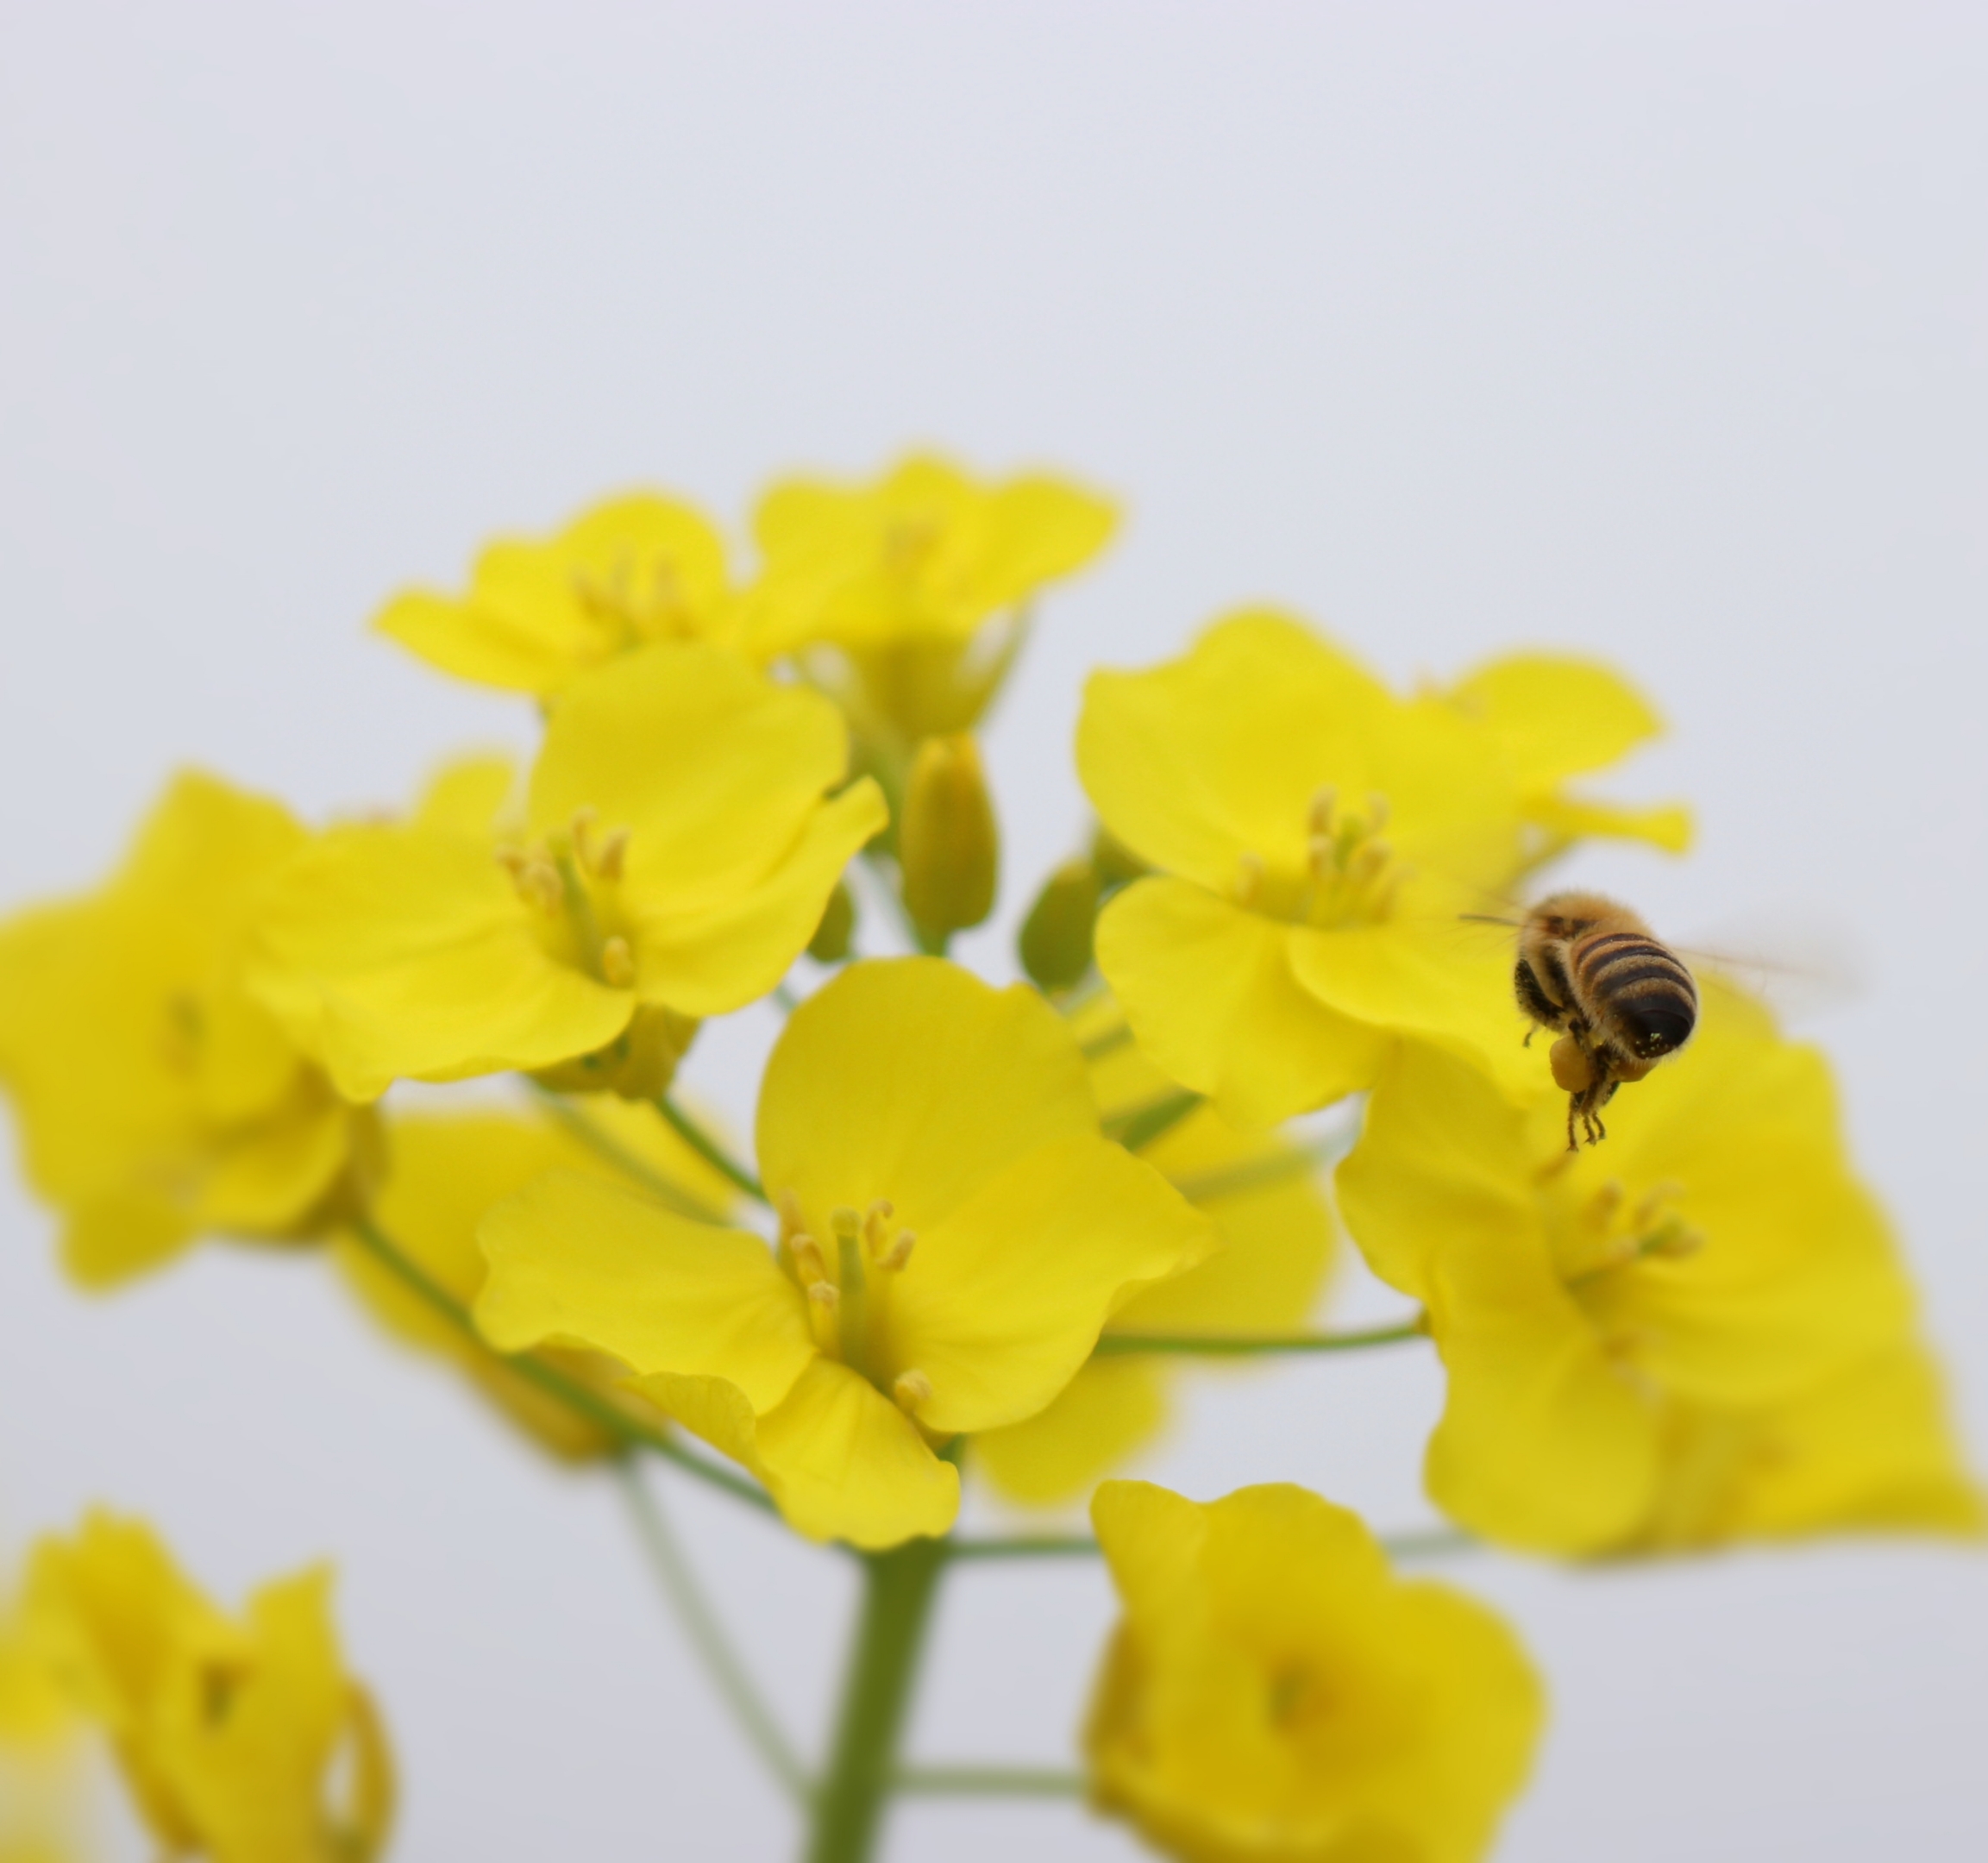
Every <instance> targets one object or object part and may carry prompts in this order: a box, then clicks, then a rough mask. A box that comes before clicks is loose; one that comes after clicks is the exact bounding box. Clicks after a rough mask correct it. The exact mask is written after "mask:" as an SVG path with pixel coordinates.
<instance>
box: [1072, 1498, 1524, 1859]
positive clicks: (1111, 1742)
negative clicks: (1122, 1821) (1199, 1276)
mask: <svg viewBox="0 0 1988 1863" xmlns="http://www.w3.org/2000/svg"><path fill="white" fill-rule="evenodd" d="M1091 1516H1092V1519H1093V1520H1094V1521H1095V1522H1096V1525H1097V1531H1098V1538H1099V1540H1100V1541H1101V1543H1102V1544H1103V1546H1104V1551H1105V1556H1106V1558H1107V1559H1108V1560H1109V1561H1110V1562H1111V1570H1112V1578H1113V1582H1114V1583H1115V1584H1117V1586H1118V1590H1119V1596H1120V1598H1121V1599H1122V1600H1123V1601H1124V1604H1125V1617H1124V1619H1123V1621H1122V1622H1121V1623H1120V1624H1119V1628H1118V1631H1117V1634H1116V1635H1115V1636H1114V1637H1113V1641H1112V1644H1111V1647H1110V1648H1109V1649H1108V1651H1107V1654H1106V1658H1105V1664H1104V1669H1103V1672H1102V1674H1101V1677H1100V1679H1099V1683H1098V1686H1097V1690H1096V1693H1095V1696H1094V1700H1093V1703H1092V1707H1091V1716H1090V1724H1089V1727H1088V1730H1087V1733H1086V1736H1085V1744H1086V1747H1087V1748H1088V1753H1089V1756H1090V1764H1091V1778H1092V1785H1091V1790H1092V1796H1093V1798H1094V1801H1095V1802H1096V1803H1098V1804H1099V1805H1100V1806H1101V1807H1102V1808H1103V1809H1105V1810H1109V1811H1114V1812H1117V1813H1119V1815H1121V1816H1125V1817H1126V1818H1127V1819H1129V1820H1130V1821H1131V1822H1132V1823H1133V1824H1135V1825H1136V1826H1137V1827H1138V1829H1139V1832H1140V1834H1141V1835H1143V1836H1145V1838H1146V1839H1147V1841H1150V1842H1151V1844H1153V1845H1154V1846H1155V1847H1157V1849H1159V1850H1162V1851H1163V1852H1164V1853H1165V1854H1168V1855H1170V1856H1175V1857H1180V1858H1183V1859H1187V1860H1188V1863H1370V1860H1371V1863H1379V1860H1381V1859H1386V1860H1387V1863H1468V1860H1470V1859H1471V1858H1473V1857H1477V1856H1481V1855H1482V1854H1483V1853H1484V1851H1485V1850H1486V1848H1487V1847H1489V1843H1490V1841H1491V1837H1492V1835H1493V1832H1494V1829H1495V1828H1496V1822H1497V1820H1498V1817H1499V1816H1500V1815H1501V1813H1502V1811H1503V1810H1504V1809H1505V1806H1506V1804H1507V1803H1508V1802H1509V1801H1510V1800H1511V1799H1512V1798H1513V1797H1515V1795H1516V1794H1517V1792H1518V1791H1519V1789H1520V1787H1521V1785H1523V1784H1524V1782H1525V1778H1526V1774H1527V1771H1528V1769H1529V1767H1530V1766H1531V1762H1532V1756H1533V1747H1535V1746H1536V1744H1537V1743H1538V1740H1539V1735H1540V1727H1541V1724H1542V1722H1543V1721H1544V1719H1545V1712H1546V1708H1545V1697H1544V1694H1543V1691H1542V1690H1541V1688H1540V1681H1539V1678H1538V1677H1537V1676H1536V1675H1535V1674H1534V1672H1533V1667H1532V1665H1531V1664H1530V1663H1529V1662H1528V1661H1527V1659H1526V1655H1525V1652H1524V1651H1523V1650H1522V1649H1521V1647H1520V1645H1519V1642H1518V1640H1517V1639H1516V1638H1515V1637H1514V1636H1513V1634H1512V1633H1511V1632H1510V1631H1509V1630H1508V1629H1507V1628H1505V1626H1504V1625H1503V1623H1502V1622H1500V1621H1499V1619H1498V1618H1497V1617H1496V1616H1494V1615H1492V1613H1491V1612H1490V1611H1489V1610H1488V1609H1486V1608H1485V1607H1484V1606H1483V1605H1482V1604H1478V1603H1474V1602H1473V1601H1471V1599H1469V1598H1467V1597H1465V1596H1464V1595H1463V1594H1462V1593H1460V1592H1458V1591H1453V1590H1450V1589H1449V1588H1448V1587H1447V1586H1446V1585H1439V1584H1429V1583H1427V1581H1417V1582H1414V1583H1403V1582H1402V1581H1401V1580H1398V1579H1396V1578H1395V1577H1394V1576H1393V1574H1392V1573H1390V1572H1389V1570H1388V1565H1387V1561H1386V1559H1385V1557H1384V1556H1383V1553H1382V1551H1381V1549H1380V1547H1379V1546H1377V1545H1376V1544H1375V1542H1374V1540H1373V1537H1372V1535H1371V1534H1369V1533H1368V1532H1367V1530H1366V1528H1365V1527H1364V1526H1363V1525H1362V1524H1361V1523H1360V1521H1359V1520H1358V1516H1356V1515H1352V1514H1349V1513H1348V1512H1346V1511H1345V1509H1343V1508H1336V1507H1333V1506H1332V1505H1331V1504H1330V1503H1329V1502H1325V1501H1321V1500H1320V1498H1319V1497H1318V1496H1316V1495H1314V1494H1308V1493H1307V1492H1306V1491H1305V1490H1303V1489H1302V1488H1295V1487H1290V1486H1288V1485H1284V1484H1277V1485H1273V1486H1266V1487H1261V1488H1245V1489H1242V1490H1239V1492H1237V1493H1235V1494H1232V1495H1230V1496H1227V1497H1226V1499H1224V1500H1221V1501H1217V1502H1213V1503H1212V1504H1210V1505H1207V1506H1199V1505H1197V1504H1196V1503H1195V1502H1192V1501H1186V1500H1183V1499H1182V1498H1181V1496H1178V1495H1175V1494H1170V1493H1169V1492H1168V1491H1167V1490H1165V1489H1163V1488H1154V1487H1151V1486H1149V1485H1148V1484H1145V1483H1144V1482H1107V1483H1106V1484H1104V1485H1103V1487H1101V1488H1100V1489H1099V1490H1098V1493H1097V1498H1096V1500H1095V1501H1094V1502H1092V1504H1091Z"/></svg>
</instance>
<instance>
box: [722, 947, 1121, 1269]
mask: <svg viewBox="0 0 1988 1863" xmlns="http://www.w3.org/2000/svg"><path fill="white" fill-rule="evenodd" d="M1096 1132H1097V1113H1096V1109H1095V1107H1094V1105H1093V1102H1092V1100H1091V1095H1090V1088H1089V1085H1088V1082H1087V1081H1086V1079H1085V1075H1084V1063H1083V1057H1082V1055H1081V1054H1080V1053H1079V1052H1078V1051H1077V1046H1076V1042H1075V1040H1074V1039H1073V1038H1071V1035H1070V1033H1069V1030H1068V1029H1067V1028H1066V1027H1065V1026H1063V1021H1062V1019H1061V1018H1059V1017H1058V1016H1057V1013H1056V1012H1055V1011H1054V1010H1052V1009H1051V1008H1050V1007H1049V1006H1048V1005H1047V1004H1046V1003H1044V1001H1043V1000H1042V999H1041V998H1040V997H1039V996H1038V995H1037V994H1035V992H1034V991H1032V990H1029V989H1025V988H1020V987H1019V986H1018V987H1015V988H1009V989H1005V990H995V989H992V988H988V985H986V984H984V983H982V982H980V981H979V980H978V979H977V978H975V977H974V976H972V975H969V974H968V973H967V972H966V971H964V970H962V969H959V968H958V967H957V966H956V965H953V964H950V963H945V962H944V961H943V960H941V959H938V958H931V957H907V958H895V959H889V960H884V961H872V962H869V963H856V964H852V965H850V967H849V968H848V969H846V970H844V971H843V973H842V974H841V975H839V976H837V978H836V979H835V980H834V981H833V982H831V983H829V984H828V985H826V986H825V988H822V989H820V990H818V991H817V992H816V994H814V995H813V996H812V997H811V998H809V1000H807V1001H806V1003H805V1004H803V1005H802V1007H800V1009H798V1010H796V1011H795V1012H794V1013H793V1017H792V1018H791V1019H789V1020H788V1022H787V1027H786V1029H785V1030H784V1031H783V1032H782V1033H781V1038H780V1041H779V1043H778V1044H777V1045H776V1046H775V1049H774V1051H773V1055H772V1057H771V1058H770V1059H769V1060H768V1063H767V1070H766V1078H765V1082H764V1083H763V1085H762V1088H761V1092H760V1102H759V1122H758V1137H757V1150H758V1155H759V1161H760V1170H761V1175H762V1177H763V1179H764V1181H765V1182H766V1185H767V1188H768V1189H769V1190H770V1191H772V1192H773V1193H775V1195H778V1194H779V1193H780V1192H781V1191H786V1190H791V1191H792V1192H793V1194H794V1195H795V1196H797V1197H798V1198H799V1199H800V1205H801V1208H802V1210H803V1212H804V1214H806V1220H807V1221H808V1224H809V1226H810V1227H811V1229H812V1231H813V1233H816V1234H817V1235H819V1236H826V1235H828V1234H830V1233H831V1228H830V1223H829V1217H830V1214H831V1211H832V1210H833V1209H834V1208H836V1207H837V1205H840V1204H846V1205H848V1206H850V1207H851V1208H856V1209H867V1208H869V1205H870V1204H871V1203H872V1202H873V1201H876V1200H877V1199H879V1198H887V1199H888V1200H889V1201H891V1202H892V1203H893V1204H894V1207H895V1209H896V1220H897V1221H898V1222H899V1223H900V1225H902V1226H905V1227H907V1228H910V1229H912V1231H914V1232H916V1233H918V1234H919V1235H920V1236H921V1237H922V1236H925V1235H927V1234H929V1233H931V1231H932V1230H933V1228H934V1227H935V1226H937V1225H938V1223H939V1222H940V1221H942V1220H944V1219H945V1218H946V1217H947V1216H949V1215H950V1214H951V1213H952V1212H953V1211H954V1210H955V1209H956V1208H958V1206H959V1205H960V1204H961V1203H962V1202H963V1201H965V1200H966V1199H967V1198H968V1197H969V1196H970V1195H972V1194H973V1193H974V1192H975V1190H976V1189H979V1188H980V1186H981V1185H982V1184H983V1183H985V1182H988V1180H989V1179H990V1178H993V1177H994V1176H996V1175H997V1174H999V1173H1000V1172H1001V1171H1003V1170H1005V1169H1006V1168H1007V1166H1008V1164H1010V1163H1012V1162H1013V1160H1015V1159H1017V1158H1019V1157H1025V1156H1026V1155H1027V1154H1028V1153H1029V1152H1031V1151H1034V1150H1035V1149H1037V1148H1038V1147H1039V1146H1043V1145H1052V1144H1055V1143H1056V1142H1057V1141H1058V1140H1062V1139H1066V1138H1071V1137H1073V1136H1081V1135H1084V1134H1089V1135H1091V1136H1093V1137H1094V1136H1095V1134H1096Z"/></svg>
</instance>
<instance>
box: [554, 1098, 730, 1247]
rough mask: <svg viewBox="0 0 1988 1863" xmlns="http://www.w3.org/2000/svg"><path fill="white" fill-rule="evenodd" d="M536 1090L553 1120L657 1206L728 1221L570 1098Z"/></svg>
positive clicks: (702, 1218)
mask: <svg viewBox="0 0 1988 1863" xmlns="http://www.w3.org/2000/svg"><path fill="white" fill-rule="evenodd" d="M535 1090H536V1092H537V1093H538V1094H539V1095H540V1096H541V1097H542V1099H543V1101H544V1102H545V1110H546V1111H547V1113H549V1114H550V1115H551V1117H552V1118H554V1119H555V1120H558V1122H559V1123H560V1124H561V1126H564V1127H565V1128H566V1129H567V1131H568V1132H571V1133H572V1134H573V1136H574V1138H577V1139H579V1141H580V1143H581V1144H582V1145H585V1146H586V1148H587V1150H588V1151H592V1152H593V1154H594V1156H595V1157H599V1158H600V1159H602V1160H603V1161H604V1162H605V1163H606V1164H611V1165H613V1166H614V1168H615V1169H616V1170H618V1171H619V1172H621V1174H622V1175H623V1176H624V1177H626V1178H627V1179H628V1180H629V1181H630V1182H631V1183H638V1184H640V1185H641V1186H642V1188H643V1189H644V1190H646V1191H648V1192H649V1195H651V1196H653V1197H654V1198H655V1200H656V1201H657V1202H659V1203H666V1204H668V1206H669V1208H671V1209H673V1210H674V1211H675V1212H676V1213H677V1214H678V1215H679V1216H687V1217H689V1218H690V1219H691V1220H692V1221H693V1222H707V1223H722V1222H724V1220H725V1214H724V1211H723V1210H721V1209H714V1208H712V1206H711V1205H710V1204H708V1203H706V1201H704V1200H703V1199H702V1198H701V1197H699V1196H697V1195H693V1193H692V1192H690V1191H688V1190H686V1189H684V1188H683V1187H682V1186H681V1185H680V1184H679V1183H676V1182H674V1181H673V1180H672V1179H670V1178H668V1177H667V1176H664V1175H663V1174H662V1172H661V1171H659V1170H657V1169H656V1168H655V1165H653V1164H650V1163H649V1161H648V1160H647V1159H646V1158H643V1157H639V1156H637V1153H636V1152H635V1151H632V1150H630V1147H628V1146H627V1145H624V1144H623V1143H622V1142H621V1140H620V1139H618V1138H616V1137H615V1136H614V1134H613V1133H612V1132H609V1131H608V1129H607V1128H606V1127H605V1126H603V1125H602V1124H601V1123H600V1122H599V1120H596V1119H594V1118H593V1116H592V1115H591V1114H589V1113H586V1111H585V1110H584V1109H583V1108H582V1107H577V1106H575V1105H574V1103H573V1101H572V1098H571V1096H570V1095H566V1094H562V1093H557V1092H555V1091H554V1090H553V1089H552V1088H549V1087H536V1083H535Z"/></svg>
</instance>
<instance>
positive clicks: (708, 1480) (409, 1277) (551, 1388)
mask: <svg viewBox="0 0 1988 1863" xmlns="http://www.w3.org/2000/svg"><path fill="white" fill-rule="evenodd" d="M351 1233H352V1235H353V1236H354V1239H356V1240H357V1241H358V1243H359V1245H360V1246H361V1247H362V1248H363V1249H365V1250H366V1251H367V1254H369V1255H371V1256H372V1257H373V1259H374V1260H375V1261H376V1262H378V1263H379V1265H380V1266H381V1267H383V1268H384V1269H386V1271H387V1272H388V1273H389V1274H391V1275H392V1276H393V1277H394V1278H395V1279H396V1280H398V1282H399V1283H401V1285H402V1286H403V1287H404V1288H406V1289H407V1290H408V1291H409V1292H410V1293H411V1294H413V1295H416V1296H417V1298H418V1299H420V1300H421V1301H423V1302H425V1303H426V1304H427V1305H428V1306H429V1307H430V1308H433V1309H434V1310H435V1311H436V1313H438V1314H441V1315H442V1317H443V1318H444V1319H446V1320H448V1322H449V1323H450V1324H451V1325H452V1326H454V1327H457V1328H458V1329H459V1330H460V1331H461V1333H462V1334H463V1335H464V1337H466V1338H467V1339H471V1340H473V1341H474V1342H475V1344H476V1345H477V1346H479V1347H480V1349H481V1350H482V1351H484V1352H488V1353H489V1354H490V1356H491V1357H492V1358H493V1359H495V1360H496V1361H497V1362H498V1363H499V1364H505V1365H508V1366H510V1368H511V1370H512V1371H515V1372H516V1373H517V1375H518V1377H521V1378H523V1379H524V1381H525V1383H528V1384H531V1385H534V1386H536V1388H537V1389H540V1390H542V1391H543V1392H544V1393H545V1395H546V1396H549V1397H551V1398H554V1399H555V1400H556V1401H557V1402H560V1403H562V1404H564V1405H565V1406H566V1408H568V1410H571V1411H572V1412H573V1413H574V1415H577V1416H582V1417H585V1418H586V1421H588V1422H589V1423H592V1424H593V1426H594V1427H595V1428H597V1429H599V1431H601V1432H602V1433H603V1434H605V1435H606V1436H608V1437H610V1438H611V1439H612V1440H614V1441H616V1442H618V1443H619V1444H621V1445H622V1446H623V1447H624V1448H627V1449H639V1450H641V1451H643V1452H644V1453H645V1454H648V1455H657V1456H661V1457H662V1458H663V1459H664V1460H665V1461H666V1462H674V1464H675V1465H676V1466H677V1467H679V1468H680V1469H681V1470H683V1471H684V1472H685V1473H686V1474H689V1475H694V1476H695V1477H697V1479H698V1480H699V1481H700V1482H703V1483H705V1484H706V1485H707V1486H708V1487H712V1488H716V1489H718V1490H721V1491H722V1492H724V1493H725V1494H728V1495H730V1496H731V1497H732V1498H733V1499H734V1500H735V1501H743V1502H746V1503H747V1504H748V1505H749V1506H751V1507H756V1508H758V1509H762V1511H763V1512H766V1513H768V1514H770V1513H774V1512H775V1511H777V1510H776V1509H775V1507H774V1504H773V1500H772V1497H771V1496H769V1495H768V1493H767V1492H766V1490H764V1489H762V1488H759V1487H756V1486H755V1485H754V1484H752V1483H751V1482H749V1481H747V1480H745V1479H744V1478H743V1477H741V1476H737V1475H734V1474H732V1473H731V1471H729V1470H726V1469H721V1468H719V1467H718V1466H717V1465H715V1464H714V1463H711V1462H706V1460H705V1459H704V1458H703V1457H702V1456H699V1455H693V1454H692V1453H691V1452H690V1451H689V1450H687V1449H686V1448H684V1447H683V1446H682V1445H681V1444H680V1443H677V1442H674V1441H672V1440H670V1439H669V1438H668V1436H665V1435H664V1434H663V1433H662V1431H661V1430H657V1429H651V1428H650V1427H649V1426H648V1425H647V1424H644V1423H642V1422H640V1421H637V1419H636V1418H634V1417H631V1416H630V1415H628V1414H627V1412H626V1411H624V1410H622V1409H619V1408H617V1407H616V1406H615V1405H614V1404H612V1403H610V1402H608V1401H607V1399H606V1398H605V1397H603V1396H600V1394H599V1392H597V1391H592V1390H589V1389H587V1388H586V1385H584V1384H582V1383H580V1381H579V1380H578V1379H577V1378H573V1377H568V1376H567V1374H566V1373H565V1372H563V1371H560V1370H559V1369H558V1368H557V1367H556V1366H555V1365H549V1364H546V1362H545V1361H544V1360H543V1359H542V1358H533V1357H532V1355H531V1354H530V1352H499V1351H497V1350H496V1348H495V1347H493V1346H491V1345H490V1344H489V1343H488V1341H486V1339H484V1337H483V1335H482V1334H481V1333H479V1332H478V1331H477V1330H476V1322H475V1321H474V1320H473V1319H471V1318H470V1315H469V1309H468V1308H467V1307H465V1306H464V1305H463V1304H462V1302H461V1301H459V1300H457V1299H456V1297H455V1295H453V1294H451V1293H450V1292H449V1291H448V1289H447V1288H445V1287H443V1286H442V1285H441V1283H438V1282H437V1281H436V1280H435V1279H434V1278H433V1277H431V1276H430V1274H429V1273H428V1271H427V1270H425V1269H423V1267H422V1266H421V1265H420V1264H419V1263H417V1262H416V1261H415V1260H414V1259H413V1258H411V1257H410V1256H409V1255H407V1254H406V1253H405V1252H404V1251H402V1249H401V1248H400V1247H399V1245H398V1244H397V1243H395V1242H394V1240H393V1239H392V1237H390V1236H389V1235H388V1234H387V1233H386V1231H385V1230H383V1229H382V1228H380V1226H379V1225H378V1224H377V1223H375V1222H374V1221H373V1220H371V1218H369V1217H364V1216H361V1217H360V1218H359V1219H358V1220H356V1221H354V1223H353V1224H352V1226H351Z"/></svg>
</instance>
